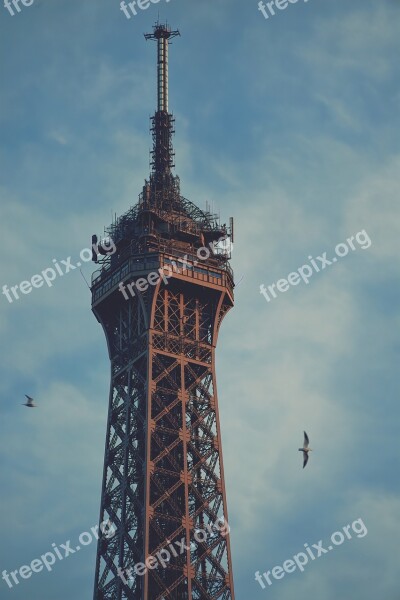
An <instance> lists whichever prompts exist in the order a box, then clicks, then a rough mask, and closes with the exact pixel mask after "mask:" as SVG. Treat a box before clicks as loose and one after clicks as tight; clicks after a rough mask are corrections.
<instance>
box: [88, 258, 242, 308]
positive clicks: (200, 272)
mask: <svg viewBox="0 0 400 600" xmlns="http://www.w3.org/2000/svg"><path fill="white" fill-rule="evenodd" d="M179 258H182V259H184V261H185V262H182V263H180V261H179V260H178V259H179ZM191 259H192V260H191ZM191 259H190V258H189V255H188V254H187V253H184V252H180V251H174V253H173V255H171V254H168V255H165V254H164V253H162V252H154V253H151V254H143V255H135V256H130V257H129V258H128V259H127V260H125V262H123V263H122V264H120V265H119V266H118V267H117V268H115V269H111V268H109V269H108V270H104V269H103V270H101V272H100V275H98V276H97V277H96V278H94V279H93V281H92V284H93V287H95V288H96V289H94V290H93V301H94V302H96V301H97V300H98V299H99V298H101V297H102V296H103V295H104V294H106V293H107V292H109V291H110V290H111V289H112V288H114V287H116V286H118V285H119V283H120V282H121V281H124V280H125V279H126V278H127V276H128V275H130V274H135V273H139V272H142V273H143V274H144V273H149V272H157V271H158V270H159V269H161V268H162V267H163V266H164V265H165V266H168V267H171V268H172V269H173V270H175V267H174V266H173V265H172V262H174V263H175V264H176V269H178V272H177V274H182V275H185V276H186V277H190V278H192V279H196V280H198V281H203V282H205V283H211V284H214V285H219V286H221V287H232V286H233V272H232V269H231V268H230V266H229V265H228V264H225V265H222V266H223V267H224V268H221V267H220V266H219V265H218V266H215V267H213V266H211V265H209V264H208V261H207V262H206V261H204V262H203V263H200V265H199V263H198V260H197V259H198V257H197V256H196V258H194V255H192V256H191ZM195 263H196V264H195ZM183 267H184V268H183ZM102 281H103V283H101V282H102Z"/></svg>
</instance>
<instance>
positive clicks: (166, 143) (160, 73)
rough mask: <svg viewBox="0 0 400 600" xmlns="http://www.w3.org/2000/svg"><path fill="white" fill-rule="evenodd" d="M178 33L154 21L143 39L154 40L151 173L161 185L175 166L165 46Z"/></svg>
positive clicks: (166, 47)
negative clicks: (155, 104) (155, 108)
mask: <svg viewBox="0 0 400 600" xmlns="http://www.w3.org/2000/svg"><path fill="white" fill-rule="evenodd" d="M178 35H180V33H179V31H171V29H170V28H169V27H168V26H167V25H160V24H159V23H157V24H156V25H155V26H154V31H153V33H146V34H145V36H144V37H145V38H146V40H156V41H157V112H156V113H155V115H154V117H153V118H152V123H153V126H152V132H153V152H152V155H153V160H152V167H153V174H152V177H153V178H155V179H156V180H157V181H158V182H159V183H160V184H163V185H168V184H169V182H170V176H171V168H172V167H173V166H174V164H173V157H174V153H173V150H172V134H173V133H174V131H173V124H174V119H173V116H172V115H171V114H170V113H169V112H168V46H169V40H170V39H171V38H174V37H176V36H178Z"/></svg>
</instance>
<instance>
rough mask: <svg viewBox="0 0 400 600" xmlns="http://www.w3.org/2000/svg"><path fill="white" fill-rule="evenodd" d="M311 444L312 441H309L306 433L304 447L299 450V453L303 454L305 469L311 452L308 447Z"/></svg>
mask: <svg viewBox="0 0 400 600" xmlns="http://www.w3.org/2000/svg"><path fill="white" fill-rule="evenodd" d="M309 443H310V440H309V439H308V435H307V434H306V432H304V443H303V447H302V448H299V452H302V453H303V459H304V460H303V469H304V467H305V466H306V464H307V463H308V453H309V452H310V451H311V448H309V447H308V444H309Z"/></svg>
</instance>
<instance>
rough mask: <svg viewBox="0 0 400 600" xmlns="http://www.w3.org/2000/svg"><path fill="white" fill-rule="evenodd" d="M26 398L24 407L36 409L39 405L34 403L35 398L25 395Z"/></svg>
mask: <svg viewBox="0 0 400 600" xmlns="http://www.w3.org/2000/svg"><path fill="white" fill-rule="evenodd" d="M25 396H26V402H25V404H23V405H22V406H28V408H36V407H37V404H35V403H34V401H33V398H31V397H30V396H27V394H25Z"/></svg>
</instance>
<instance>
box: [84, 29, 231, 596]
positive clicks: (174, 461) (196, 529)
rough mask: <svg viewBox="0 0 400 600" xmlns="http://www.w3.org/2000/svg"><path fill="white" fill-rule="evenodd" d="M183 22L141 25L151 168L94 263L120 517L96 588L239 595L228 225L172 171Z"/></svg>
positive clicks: (110, 495) (109, 461)
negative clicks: (151, 109)
mask: <svg viewBox="0 0 400 600" xmlns="http://www.w3.org/2000/svg"><path fill="white" fill-rule="evenodd" d="M177 35H179V32H178V31H172V30H171V29H170V28H169V27H168V26H167V25H161V24H159V23H157V24H156V25H155V26H154V29H153V33H151V34H147V35H146V36H145V37H146V39H152V40H156V41H157V63H158V106H157V111H156V113H155V115H154V117H153V118H152V134H153V152H152V171H151V174H150V177H149V180H145V184H144V186H143V190H142V192H141V194H140V195H139V201H138V203H137V204H136V205H135V206H134V207H132V208H130V209H129V210H128V211H127V212H126V213H125V214H123V215H122V216H121V217H119V218H118V219H116V220H115V222H114V223H112V224H111V226H110V227H108V228H107V229H106V234H107V235H108V236H109V237H111V238H112V241H113V243H114V246H115V249H116V250H115V252H114V253H113V254H107V252H106V251H105V250H104V246H102V245H101V244H100V245H99V246H98V248H99V252H100V254H102V255H103V258H101V260H100V261H99V262H100V268H99V269H98V270H97V271H96V272H95V273H93V276H92V287H91V291H92V310H93V313H94V314H95V316H96V318H97V320H98V321H99V322H100V323H101V325H102V327H103V330H104V333H105V336H106V340H107V346H108V352H109V357H110V361H111V385H110V396H109V412H108V422H107V434H106V447H105V459H104V471H103V484H102V492H101V507H100V523H102V522H105V521H108V520H109V521H111V522H112V523H113V525H114V527H115V529H116V533H115V535H114V536H112V537H107V536H106V535H102V536H101V537H100V539H99V542H98V548H97V559H96V574H95V588H94V600H123V599H126V600H211V599H213V600H234V590H233V578H232V565H231V552H230V538H229V520H228V513H227V505H226V496H225V480H224V470H223V462H222V446H221V431H220V423H219V412H218V399H217V389H216V375H215V351H216V344H217V338H218V332H219V327H220V325H221V322H222V319H223V317H224V315H225V314H226V313H227V311H228V310H229V309H230V308H231V307H232V306H233V287H234V283H233V273H232V270H231V268H230V265H229V258H230V254H229V250H227V249H226V248H227V246H226V241H228V242H229V241H232V234H233V231H232V229H233V227H232V225H231V227H230V228H227V227H226V225H220V223H219V220H218V219H217V217H216V216H215V215H213V214H211V213H210V212H209V211H202V210H200V209H199V208H197V207H196V206H195V205H194V204H193V203H192V202H190V201H189V200H187V199H186V198H184V197H183V196H182V195H181V193H180V181H179V177H177V176H176V175H174V174H173V173H172V168H173V166H174V165H173V156H174V155H173V149H172V134H173V123H174V119H173V116H172V115H171V114H170V113H169V108H168V46H169V41H170V39H171V38H173V37H176V36H177ZM94 237H95V236H94ZM96 239H97V238H96ZM97 258H98V256H97V253H96V255H95V259H96V261H97Z"/></svg>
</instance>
